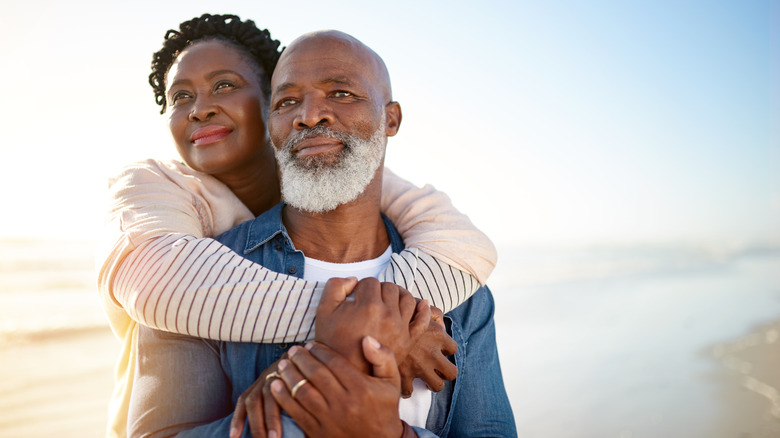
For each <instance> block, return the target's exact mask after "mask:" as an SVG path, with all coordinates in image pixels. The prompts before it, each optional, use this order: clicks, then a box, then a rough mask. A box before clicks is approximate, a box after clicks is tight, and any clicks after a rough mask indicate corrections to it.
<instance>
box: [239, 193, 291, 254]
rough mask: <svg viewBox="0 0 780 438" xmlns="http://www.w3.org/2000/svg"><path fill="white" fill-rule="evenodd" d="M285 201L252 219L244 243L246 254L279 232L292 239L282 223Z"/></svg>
mask: <svg viewBox="0 0 780 438" xmlns="http://www.w3.org/2000/svg"><path fill="white" fill-rule="evenodd" d="M283 209H284V202H280V203H278V204H276V205H274V206H273V207H272V208H271V209H270V210H268V211H266V212H265V213H263V214H261V215H260V216H258V217H256V218H254V219H252V220H251V221H250V223H249V229H248V231H247V233H246V244H244V254H249V253H250V252H252V251H254V250H256V249H257V248H259V247H260V246H262V245H263V244H265V243H267V242H268V241H269V240H271V239H273V238H274V237H275V236H276V235H277V234H282V235H283V236H284V237H285V239H287V240H288V241H292V239H290V236H289V235H288V234H287V228H285V227H284V224H283V223H282V210H283Z"/></svg>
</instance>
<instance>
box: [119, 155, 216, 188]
mask: <svg viewBox="0 0 780 438" xmlns="http://www.w3.org/2000/svg"><path fill="white" fill-rule="evenodd" d="M117 184H119V185H134V186H137V185H144V184H175V185H177V186H180V187H182V188H184V189H188V190H191V189H193V188H200V187H205V188H208V189H212V190H213V189H222V188H223V186H224V184H223V183H222V182H220V181H219V180H218V179H216V178H214V177H213V176H211V175H208V174H205V173H203V172H199V171H197V170H195V169H192V168H190V167H188V166H187V165H186V164H184V163H182V162H181V161H178V160H173V159H167V160H161V159H155V158H147V159H145V160H140V161H136V162H133V163H130V164H127V165H125V166H123V167H122V168H121V169H120V170H119V171H118V172H117V173H116V174H115V175H114V176H112V177H111V178H109V185H110V186H115V185H117Z"/></svg>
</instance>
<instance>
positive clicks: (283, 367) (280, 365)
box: [277, 359, 289, 371]
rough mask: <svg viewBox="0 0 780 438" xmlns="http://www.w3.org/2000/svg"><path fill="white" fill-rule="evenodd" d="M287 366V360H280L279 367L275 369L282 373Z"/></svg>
mask: <svg viewBox="0 0 780 438" xmlns="http://www.w3.org/2000/svg"><path fill="white" fill-rule="evenodd" d="M287 365H289V362H288V361H287V359H282V360H280V361H279V365H277V367H278V368H279V371H282V370H284V369H285V368H287Z"/></svg>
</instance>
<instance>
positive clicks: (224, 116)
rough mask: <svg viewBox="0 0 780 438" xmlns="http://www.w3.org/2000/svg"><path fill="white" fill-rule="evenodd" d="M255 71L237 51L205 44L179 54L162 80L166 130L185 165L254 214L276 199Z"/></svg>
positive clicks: (276, 185)
mask: <svg viewBox="0 0 780 438" xmlns="http://www.w3.org/2000/svg"><path fill="white" fill-rule="evenodd" d="M257 68H258V67H256V66H254V65H252V62H250V61H248V60H247V57H246V56H244V54H243V53H242V52H241V51H240V50H239V49H237V48H236V47H234V46H232V45H230V44H227V43H224V42H222V41H219V40H206V41H201V42H197V43H195V44H193V45H192V46H190V47H189V48H187V49H186V50H184V51H182V53H181V54H179V56H178V57H177V58H176V61H175V62H174V63H173V64H172V65H171V68H170V70H169V71H168V75H167V80H166V96H167V99H168V102H169V107H168V109H167V112H166V113H167V115H168V126H169V128H170V132H171V135H172V136H173V139H174V142H175V144H176V149H177V150H178V152H179V154H180V155H181V157H182V158H183V160H184V162H185V163H186V164H187V165H188V166H190V167H192V168H193V169H195V170H199V171H201V172H204V173H208V174H211V175H213V176H215V177H216V178H218V179H220V180H221V181H222V182H224V183H225V184H226V185H227V186H228V187H230V188H231V190H232V191H233V192H234V193H236V195H237V196H238V197H239V199H241V200H242V201H243V202H244V203H245V204H246V205H247V206H248V207H249V208H250V210H252V212H253V213H255V214H259V213H262V212H263V211H265V210H267V209H268V208H270V207H272V206H273V205H275V204H277V203H278V202H279V200H280V195H279V182H278V178H277V173H276V160H275V158H274V156H273V150H272V149H271V147H270V144H269V141H268V134H267V131H266V123H265V120H266V119H265V106H266V105H267V103H266V102H265V100H264V99H263V93H262V89H261V87H260V83H259V78H258V75H257ZM207 134H212V135H207ZM203 135H206V136H205V137H202V136H203ZM199 136H201V138H198V137H199Z"/></svg>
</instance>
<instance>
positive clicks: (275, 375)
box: [265, 371, 282, 382]
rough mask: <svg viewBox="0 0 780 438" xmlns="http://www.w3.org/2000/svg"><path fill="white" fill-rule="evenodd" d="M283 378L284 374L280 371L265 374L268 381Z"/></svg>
mask: <svg viewBox="0 0 780 438" xmlns="http://www.w3.org/2000/svg"><path fill="white" fill-rule="evenodd" d="M281 378H282V376H281V375H279V373H278V372H276V371H274V372H272V373H268V375H267V376H265V381H266V382H267V381H269V380H271V379H281Z"/></svg>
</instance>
